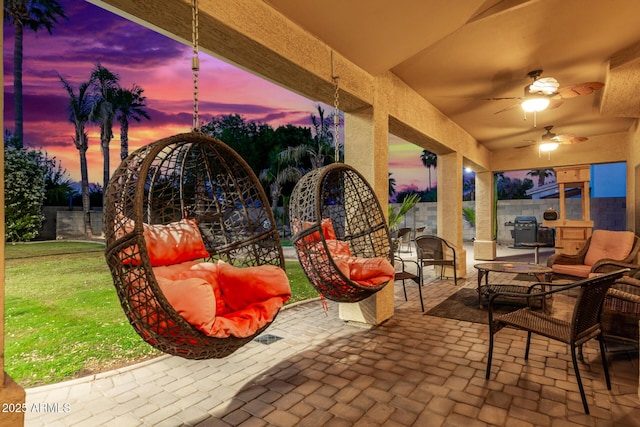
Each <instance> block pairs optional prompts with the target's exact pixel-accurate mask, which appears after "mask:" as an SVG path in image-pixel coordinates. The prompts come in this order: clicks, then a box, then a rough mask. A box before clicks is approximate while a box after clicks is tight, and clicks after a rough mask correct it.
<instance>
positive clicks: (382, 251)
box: [289, 163, 395, 302]
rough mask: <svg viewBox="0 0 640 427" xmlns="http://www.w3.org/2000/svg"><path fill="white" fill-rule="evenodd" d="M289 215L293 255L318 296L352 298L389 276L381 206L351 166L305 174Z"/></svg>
mask: <svg viewBox="0 0 640 427" xmlns="http://www.w3.org/2000/svg"><path fill="white" fill-rule="evenodd" d="M289 218H290V223H291V230H292V234H293V238H292V240H293V244H294V245H295V248H296V250H297V254H298V259H299V260H300V263H301V265H302V267H303V269H304V272H305V274H306V275H307V277H308V279H309V281H310V282H311V284H312V285H313V286H314V287H315V288H316V290H317V291H318V292H319V293H320V294H321V295H322V296H323V297H326V298H327V299H330V300H332V301H337V302H358V301H361V300H363V299H365V298H367V297H369V296H371V295H373V294H374V293H376V292H378V291H379V290H381V289H382V288H383V287H384V286H385V285H386V284H387V283H389V282H390V281H392V280H393V278H394V275H395V271H394V268H393V265H392V264H391V260H392V259H393V258H392V252H391V239H390V236H389V229H388V227H387V223H386V220H385V217H384V215H383V211H382V208H381V206H380V203H379V202H378V199H377V198H376V196H375V193H374V192H373V189H372V188H371V187H370V186H369V184H368V183H367V181H366V180H365V179H364V177H363V176H362V175H360V173H358V171H356V170H355V169H354V168H352V167H350V166H348V165H345V164H342V163H334V164H331V165H329V166H324V167H321V168H318V169H315V170H313V171H311V172H309V173H308V174H306V175H305V176H304V177H303V178H302V179H301V180H300V181H298V183H297V184H296V186H295V188H294V190H293V192H292V194H291V200H290V204H289Z"/></svg>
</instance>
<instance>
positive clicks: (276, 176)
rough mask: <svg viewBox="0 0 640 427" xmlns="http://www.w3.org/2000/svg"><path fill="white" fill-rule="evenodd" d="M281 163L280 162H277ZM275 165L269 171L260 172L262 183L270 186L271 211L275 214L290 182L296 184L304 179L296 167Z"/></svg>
mask: <svg viewBox="0 0 640 427" xmlns="http://www.w3.org/2000/svg"><path fill="white" fill-rule="evenodd" d="M277 163H279V162H277ZM280 166H282V165H279V164H278V165H273V166H271V167H270V168H268V169H263V170H261V171H260V176H259V178H260V181H262V182H264V183H265V184H267V185H268V186H269V196H270V198H271V211H273V213H274V214H275V212H276V207H277V206H278V202H279V201H280V198H281V197H282V189H283V188H284V185H285V184H286V183H288V182H296V181H298V180H299V179H300V178H302V174H301V172H300V170H299V169H298V168H297V167H295V166H285V167H284V168H282V169H280Z"/></svg>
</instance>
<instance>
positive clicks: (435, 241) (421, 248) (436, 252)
mask: <svg viewBox="0 0 640 427" xmlns="http://www.w3.org/2000/svg"><path fill="white" fill-rule="evenodd" d="M416 251H417V253H418V264H419V265H420V283H422V281H423V274H422V269H423V268H424V267H427V266H430V265H434V266H440V267H441V269H440V279H442V278H443V277H444V268H445V267H452V268H453V281H454V283H457V282H458V275H457V272H456V266H457V260H456V249H455V247H454V246H453V245H451V244H450V243H449V242H447V241H446V240H445V239H443V238H441V237H438V236H432V235H422V236H418V237H416Z"/></svg>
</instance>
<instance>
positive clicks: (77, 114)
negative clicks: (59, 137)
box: [58, 75, 93, 234]
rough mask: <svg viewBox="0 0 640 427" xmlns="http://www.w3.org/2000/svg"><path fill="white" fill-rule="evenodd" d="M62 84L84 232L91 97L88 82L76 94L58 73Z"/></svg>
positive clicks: (86, 208)
mask: <svg viewBox="0 0 640 427" xmlns="http://www.w3.org/2000/svg"><path fill="white" fill-rule="evenodd" d="M58 77H59V78H60V81H61V82H62V85H63V86H64V88H65V90H66V91H67V93H68V94H69V107H68V110H69V121H70V122H71V123H73V124H74V126H75V136H74V137H72V138H71V139H72V140H73V143H74V144H75V146H76V149H77V150H78V153H79V154H80V180H81V189H82V212H83V213H84V228H85V234H88V232H89V230H91V228H90V227H91V225H90V224H91V223H90V218H89V209H90V201H89V172H88V169H87V149H88V148H89V136H88V135H87V132H86V131H85V125H86V124H87V122H88V121H89V116H90V114H91V109H92V107H93V98H92V97H91V94H90V92H89V88H90V86H91V83H90V82H84V83H81V84H80V86H79V87H78V94H77V95H76V93H75V92H74V91H73V88H72V87H71V85H70V84H69V83H68V82H67V81H66V80H65V79H64V78H62V77H61V76H60V75H58Z"/></svg>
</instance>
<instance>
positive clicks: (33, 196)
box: [4, 137, 45, 242]
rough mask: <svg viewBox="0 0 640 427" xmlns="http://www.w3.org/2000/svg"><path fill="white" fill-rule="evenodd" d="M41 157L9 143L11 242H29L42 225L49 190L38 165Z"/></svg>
mask: <svg viewBox="0 0 640 427" xmlns="http://www.w3.org/2000/svg"><path fill="white" fill-rule="evenodd" d="M16 138H17V137H16ZM40 156H41V154H40V153H39V152H37V151H28V150H25V149H22V148H14V147H11V146H10V145H9V144H5V147H4V188H5V190H4V213H5V238H6V240H7V241H9V242H26V241H29V240H31V239H33V238H34V237H36V236H37V235H38V231H39V230H40V228H41V227H42V221H43V220H44V215H42V212H41V208H42V202H43V201H44V195H45V189H44V173H43V170H42V168H41V167H40V166H39V164H38V161H39V158H40Z"/></svg>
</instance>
